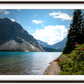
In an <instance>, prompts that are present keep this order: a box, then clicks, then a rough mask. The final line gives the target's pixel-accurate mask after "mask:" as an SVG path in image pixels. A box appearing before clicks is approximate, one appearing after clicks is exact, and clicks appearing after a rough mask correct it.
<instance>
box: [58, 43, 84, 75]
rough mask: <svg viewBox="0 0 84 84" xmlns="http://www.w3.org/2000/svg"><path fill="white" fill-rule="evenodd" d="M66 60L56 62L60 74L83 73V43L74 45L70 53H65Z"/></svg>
mask: <svg viewBox="0 0 84 84" xmlns="http://www.w3.org/2000/svg"><path fill="white" fill-rule="evenodd" d="M66 57H67V59H68V60H65V61H64V62H58V64H59V65H60V67H61V70H62V71H61V72H60V73H59V74H60V75H83V74H84V44H82V45H76V48H75V50H73V51H72V53H71V54H68V55H66Z"/></svg>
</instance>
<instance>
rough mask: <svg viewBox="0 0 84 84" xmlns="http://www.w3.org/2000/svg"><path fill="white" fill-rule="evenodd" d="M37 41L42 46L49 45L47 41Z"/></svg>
mask: <svg viewBox="0 0 84 84" xmlns="http://www.w3.org/2000/svg"><path fill="white" fill-rule="evenodd" d="M37 42H38V43H39V44H41V45H42V46H43V47H48V46H50V45H49V44H48V43H47V42H43V41H40V40H37Z"/></svg>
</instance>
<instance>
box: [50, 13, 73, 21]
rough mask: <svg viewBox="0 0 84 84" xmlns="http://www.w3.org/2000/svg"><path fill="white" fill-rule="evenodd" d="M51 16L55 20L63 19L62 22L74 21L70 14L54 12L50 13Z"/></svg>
mask: <svg viewBox="0 0 84 84" xmlns="http://www.w3.org/2000/svg"><path fill="white" fill-rule="evenodd" d="M49 15H50V16H51V17H53V18H60V19H62V21H64V20H72V16H71V17H70V16H69V15H68V14H66V13H61V12H53V13H49Z"/></svg>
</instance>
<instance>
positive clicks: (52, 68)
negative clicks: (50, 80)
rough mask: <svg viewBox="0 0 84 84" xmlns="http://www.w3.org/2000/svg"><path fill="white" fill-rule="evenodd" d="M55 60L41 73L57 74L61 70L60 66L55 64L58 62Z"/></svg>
mask: <svg viewBox="0 0 84 84" xmlns="http://www.w3.org/2000/svg"><path fill="white" fill-rule="evenodd" d="M56 59H57V58H56ZM56 59H55V60H56ZM55 60H53V61H51V62H50V63H49V64H50V65H49V66H48V67H47V68H46V70H45V72H44V74H43V75H58V74H59V72H60V71H61V70H60V66H59V65H58V64H57V63H58V62H56V61H55Z"/></svg>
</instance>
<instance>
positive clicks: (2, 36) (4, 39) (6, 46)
mask: <svg viewBox="0 0 84 84" xmlns="http://www.w3.org/2000/svg"><path fill="white" fill-rule="evenodd" d="M0 50H21V51H30V52H32V51H33V52H34V51H35V52H37V51H44V50H43V48H42V46H41V45H40V44H39V43H38V42H37V41H36V39H34V37H33V36H31V35H30V34H28V32H27V31H26V30H24V29H23V27H22V26H21V25H20V24H18V23H17V22H12V21H11V20H10V19H8V18H4V19H0Z"/></svg>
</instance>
